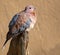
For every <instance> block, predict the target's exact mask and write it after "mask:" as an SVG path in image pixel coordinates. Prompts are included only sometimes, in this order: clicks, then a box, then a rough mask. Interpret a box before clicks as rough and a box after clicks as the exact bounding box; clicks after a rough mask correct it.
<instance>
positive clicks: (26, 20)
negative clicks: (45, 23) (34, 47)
mask: <svg viewBox="0 0 60 55" xmlns="http://www.w3.org/2000/svg"><path fill="white" fill-rule="evenodd" d="M35 9H36V8H35V7H34V6H33V5H27V6H26V7H25V8H24V10H22V11H20V12H19V13H17V14H15V15H14V16H13V18H12V20H11V21H10V23H9V26H8V28H9V31H8V33H7V37H6V41H5V42H4V44H3V47H4V46H5V44H6V43H7V42H8V40H10V39H11V38H13V37H16V36H18V35H19V34H20V33H23V32H24V31H27V32H29V31H30V30H31V29H33V28H34V26H35V24H36V21H37V18H36V12H35Z"/></svg>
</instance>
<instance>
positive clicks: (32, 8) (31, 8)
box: [25, 5, 36, 13]
mask: <svg viewBox="0 0 60 55" xmlns="http://www.w3.org/2000/svg"><path fill="white" fill-rule="evenodd" d="M35 9H36V8H35V7H34V6H33V5H28V6H26V7H25V11H26V12H29V13H31V12H34V11H35Z"/></svg>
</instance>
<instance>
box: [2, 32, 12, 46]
mask: <svg viewBox="0 0 60 55" xmlns="http://www.w3.org/2000/svg"><path fill="white" fill-rule="evenodd" d="M11 37H12V35H11V33H10V32H8V33H7V36H6V41H5V42H4V44H3V47H4V46H5V44H6V43H7V42H8V40H10V39H11Z"/></svg>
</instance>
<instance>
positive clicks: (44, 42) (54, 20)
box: [0, 0, 60, 55]
mask: <svg viewBox="0 0 60 55" xmlns="http://www.w3.org/2000/svg"><path fill="white" fill-rule="evenodd" d="M28 4H33V5H34V6H35V7H36V8H37V9H36V11H37V24H36V26H35V28H34V29H33V30H31V31H30V33H29V38H30V40H29V51H30V55H60V0H0V55H6V53H7V51H8V49H9V44H10V41H9V42H8V43H7V44H6V46H5V49H4V50H3V51H2V49H1V47H2V45H3V43H4V41H5V38H6V33H7V31H8V24H9V22H10V20H11V18H12V17H13V15H14V14H16V13H17V12H19V11H21V10H22V9H24V7H25V6H26V5H28ZM13 51H14V50H13Z"/></svg>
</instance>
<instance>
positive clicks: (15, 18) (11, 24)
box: [9, 14, 18, 30]
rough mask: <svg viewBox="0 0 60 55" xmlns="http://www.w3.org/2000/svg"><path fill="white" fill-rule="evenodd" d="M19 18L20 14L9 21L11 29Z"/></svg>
mask: <svg viewBox="0 0 60 55" xmlns="http://www.w3.org/2000/svg"><path fill="white" fill-rule="evenodd" d="M17 18H18V14H16V15H14V16H13V18H12V20H11V21H10V23H9V30H10V29H11V28H12V27H13V26H14V25H15V22H16V20H17Z"/></svg>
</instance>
